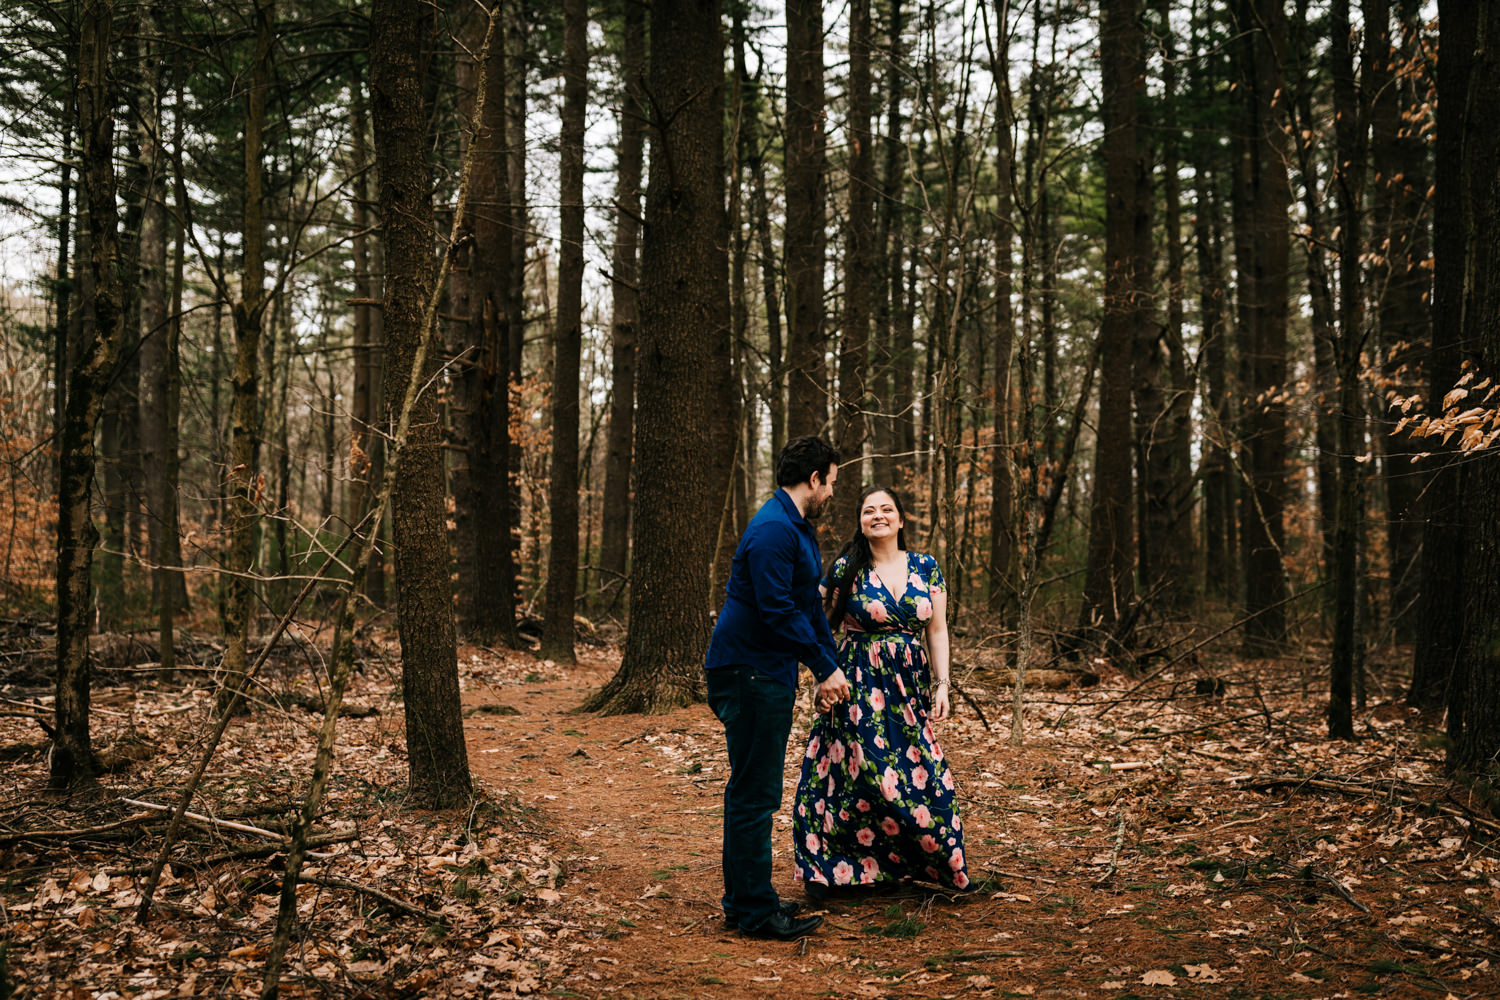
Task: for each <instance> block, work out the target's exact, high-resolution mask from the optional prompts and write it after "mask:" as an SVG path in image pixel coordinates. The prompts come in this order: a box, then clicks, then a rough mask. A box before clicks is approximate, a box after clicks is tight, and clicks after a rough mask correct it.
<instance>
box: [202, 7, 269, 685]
mask: <svg viewBox="0 0 1500 1000" xmlns="http://www.w3.org/2000/svg"><path fill="white" fill-rule="evenodd" d="M275 17H276V8H275V0H256V5H255V57H254V61H253V63H252V65H251V70H250V85H249V87H247V88H246V90H245V138H244V161H243V162H244V178H243V185H244V214H243V220H242V224H243V230H244V233H243V239H244V262H243V266H242V270H241V274H240V299H239V301H238V302H235V303H234V304H233V306H232V314H233V317H234V346H235V359H234V375H233V386H234V397H233V402H232V403H231V411H230V418H229V420H230V427H229V471H228V477H229V493H230V506H231V510H230V514H229V518H230V536H229V550H228V552H227V553H226V554H225V560H224V561H225V566H224V568H225V570H226V571H227V577H228V578H227V579H226V580H225V581H224V587H225V590H226V591H227V594H226V597H225V601H224V646H225V649H224V677H223V678H222V683H221V684H220V687H219V695H218V698H217V699H216V702H215V711H217V712H223V711H226V710H228V708H229V705H230V701H231V697H230V696H231V692H233V691H234V690H236V689H237V688H238V687H239V679H240V677H241V676H242V675H243V674H244V672H245V666H246V661H245V643H246V640H247V638H248V637H249V634H250V624H251V619H252V607H253V603H254V598H255V584H254V581H253V580H252V578H251V574H252V573H253V572H254V571H255V565H256V534H257V529H258V522H259V519H260V515H259V507H260V494H261V491H262V489H263V486H264V484H263V482H262V481H261V480H260V477H259V476H258V474H257V469H258V468H259V457H260V434H261V429H260V418H259V394H260V368H259V366H260V355H261V338H262V326H263V325H264V323H265V313H266V299H265V235H266V234H265V191H264V184H265V166H264V164H262V163H261V155H262V146H263V135H264V132H265V126H266V98H267V92H268V91H269V90H270V86H271V60H272V58H273V55H272V43H273V41H274V39H275V31H276V29H275Z"/></svg>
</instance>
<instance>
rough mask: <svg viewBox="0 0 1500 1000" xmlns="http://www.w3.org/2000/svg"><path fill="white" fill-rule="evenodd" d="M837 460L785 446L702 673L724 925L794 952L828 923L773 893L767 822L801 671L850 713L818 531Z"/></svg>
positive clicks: (735, 569)
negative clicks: (723, 777) (717, 809)
mask: <svg viewBox="0 0 1500 1000" xmlns="http://www.w3.org/2000/svg"><path fill="white" fill-rule="evenodd" d="M838 461H839V453H838V452H837V451H835V450H834V449H833V448H832V447H831V446H830V445H829V444H828V443H827V442H826V441H824V440H822V439H821V438H818V437H811V436H809V437H800V438H796V439H795V440H793V441H789V442H787V445H786V447H785V448H783V449H782V450H781V455H780V456H779V457H778V458H777V460H776V484H777V485H778V486H779V487H780V489H778V490H777V491H776V493H775V494H774V495H773V496H772V497H771V499H769V500H767V501H766V502H765V504H764V505H763V506H762V507H761V508H760V510H759V512H757V513H756V515H755V517H754V518H752V519H751V521H750V523H749V525H747V526H746V528H745V533H744V534H743V535H742V536H741V537H740V544H739V548H738V549H736V551H735V554H734V562H733V564H732V565H731V566H730V570H729V586H728V588H727V591H726V596H725V601H724V609H723V611H721V612H720V613H719V620H718V623H717V624H716V625H715V627H714V635H713V641H712V642H711V643H710V644H709V647H708V660H707V662H706V663H705V664H704V667H705V669H706V670H707V673H708V703H709V705H710V707H712V708H713V711H714V715H716V716H718V718H719V721H720V722H722V723H723V724H724V740H725V743H726V744H727V745H728V749H729V782H728V784H727V785H725V787H724V855H723V862H724V899H723V905H724V917H725V920H727V921H728V923H729V924H730V926H734V927H738V928H739V929H740V931H741V933H744V934H748V935H750V936H751V937H762V938H773V939H776V940H780V941H791V940H795V939H796V938H800V937H803V936H805V935H807V934H809V933H811V932H812V931H813V930H814V929H815V928H816V927H817V926H818V925H819V924H821V923H822V922H823V918H822V917H818V916H812V917H804V918H801V919H798V918H797V915H796V914H797V909H798V907H797V904H796V903H794V902H787V903H783V902H782V901H781V900H780V898H779V897H778V896H777V895H776V890H775V889H774V888H772V887H771V819H772V816H773V815H774V814H775V812H776V810H777V809H779V808H780V807H781V790H782V772H783V768H784V765H785V762H786V741H787V737H788V735H790V733H791V730H792V707H793V703H794V702H795V701H796V696H797V664H798V663H799V662H801V663H805V664H807V666H808V667H809V669H811V670H812V672H813V674H814V675H815V676H816V677H817V678H818V681H819V685H818V697H819V698H820V699H822V700H824V701H830V702H831V701H842V700H844V699H846V698H848V696H849V682H848V681H847V680H846V679H845V677H844V672H843V671H842V670H840V669H839V667H838V663H837V661H836V659H835V652H834V646H833V635H832V633H831V632H830V631H829V629H828V619H827V618H825V617H824V616H823V609H822V601H821V599H820V597H819V594H818V582H819V580H820V579H821V577H822V575H823V561H822V556H821V555H820V553H819V552H818V543H817V541H816V540H815V539H814V537H813V529H812V525H811V524H810V523H809V522H810V521H815V520H817V518H818V516H819V515H820V514H822V512H823V508H824V507H826V506H827V504H828V500H829V498H830V497H832V496H833V483H834V480H835V479H836V478H838Z"/></svg>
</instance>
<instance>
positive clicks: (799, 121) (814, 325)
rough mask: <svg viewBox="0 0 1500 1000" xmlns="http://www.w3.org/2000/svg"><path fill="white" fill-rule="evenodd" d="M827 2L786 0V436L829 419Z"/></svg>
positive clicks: (815, 429)
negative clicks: (825, 271) (825, 276)
mask: <svg viewBox="0 0 1500 1000" xmlns="http://www.w3.org/2000/svg"><path fill="white" fill-rule="evenodd" d="M825 141H826V140H825V138H824V134H823V2H822V0H786V231H785V239H784V250H785V254H786V315H787V344H786V371H787V382H788V385H787V429H786V433H787V437H788V438H794V437H798V436H799V435H803V434H819V433H822V431H823V428H824V425H825V424H827V422H828V396H829V393H828V372H827V366H826V365H825V364H824V360H823V354H824V351H825V348H826V340H827V336H828V333H827V330H826V329H825V326H824V320H825V317H824V308H823V267H824V258H825V256H826V244H827V237H826V235H825V230H824V227H825V225H826V223H825V216H826V208H825V200H826V193H825V182H824V170H825V162H824V159H825V147H824V143H825Z"/></svg>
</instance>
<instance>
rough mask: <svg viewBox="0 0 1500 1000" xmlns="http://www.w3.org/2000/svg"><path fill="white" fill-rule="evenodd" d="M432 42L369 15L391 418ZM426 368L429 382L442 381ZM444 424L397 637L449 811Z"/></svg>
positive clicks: (456, 757) (417, 776)
mask: <svg viewBox="0 0 1500 1000" xmlns="http://www.w3.org/2000/svg"><path fill="white" fill-rule="evenodd" d="M433 31H434V23H433V16H432V12H431V8H430V7H428V6H426V5H425V4H423V3H422V2H421V0H378V2H377V3H376V4H375V6H374V8H373V11H372V14H371V32H370V88H371V111H372V115H371V117H372V119H373V121H374V125H375V158H376V163H377V164H378V169H379V173H380V211H381V218H382V219H383V220H384V230H385V246H386V262H387V265H388V267H389V273H388V275H387V280H386V285H385V329H386V338H387V342H388V349H389V352H390V353H389V370H388V373H387V379H386V393H385V401H386V414H387V419H388V420H393V419H394V418H395V416H396V414H397V413H398V412H399V409H400V407H401V405H402V402H403V399H404V397H405V387H406V384H407V382H408V381H409V380H410V379H411V377H412V367H413V364H414V363H415V361H416V358H417V356H418V353H419V348H420V343H421V339H422V334H423V312H424V309H425V308H426V306H427V301H428V299H429V298H430V297H431V295H432V293H433V285H434V268H433V257H432V228H433V212H432V173H431V170H432V168H431V164H430V163H429V161H428V158H427V150H428V148H429V145H430V136H429V128H430V125H431V115H432V108H431V105H430V103H429V101H428V98H427V88H426V87H425V85H424V82H425V81H424V77H425V75H426V73H427V71H428V47H429V46H430V45H431V44H432V39H433ZM435 362H436V359H435V358H430V357H429V358H428V360H427V362H426V364H427V371H426V372H424V382H425V381H426V379H427V378H430V377H431V376H432V375H434V374H435V373H436V371H437V366H436V363H435ZM445 500H446V497H445V492H444V477H443V456H442V429H441V413H440V409H439V406H438V399H437V395H436V393H434V392H433V391H431V390H430V389H429V390H428V391H427V392H425V393H424V394H423V395H422V396H421V397H420V398H419V400H418V401H417V404H416V407H415V409H414V410H413V413H412V417H411V432H410V435H409V436H408V438H407V441H406V445H405V450H404V453H403V455H402V460H401V464H400V467H399V468H398V469H397V470H396V483H395V491H394V495H393V497H392V508H391V511H392V526H393V528H394V541H395V549H396V584H397V601H398V605H397V607H398V611H397V626H398V628H399V629H400V633H401V660H402V675H401V677H402V684H401V687H402V695H403V699H404V705H405V710H406V713H405V714H406V749H407V757H408V766H409V774H410V793H411V798H412V803H413V804H414V805H416V806H418V807H419V808H428V809H443V808H451V807H454V806H458V805H462V804H463V803H465V802H467V801H468V800H469V797H470V794H471V790H472V786H471V783H470V779H469V763H468V754H467V750H466V748H465V746H464V737H463V715H462V710H461V706H460V704H459V691H458V659H457V642H456V638H455V635H454V626H453V603H452V602H453V595H452V587H451V584H450V582H449V577H448V573H449V563H448V541H447V535H446V531H445V528H444V516H445V509H444V508H445Z"/></svg>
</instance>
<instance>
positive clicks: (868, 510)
mask: <svg viewBox="0 0 1500 1000" xmlns="http://www.w3.org/2000/svg"><path fill="white" fill-rule="evenodd" d="M859 530H860V531H862V532H864V535H865V537H866V538H868V539H869V540H870V541H872V542H873V541H875V540H876V539H877V538H895V537H896V533H897V532H898V531H900V530H901V512H900V511H898V510H897V509H896V501H895V500H894V499H893V498H892V497H891V495H890V494H889V493H886V492H885V491H884V490H880V491H877V492H875V493H871V494H870V495H869V496H867V497H865V502H864V504H863V505H861V506H860V508H859Z"/></svg>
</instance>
